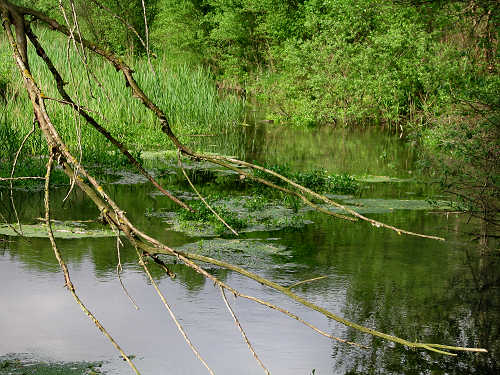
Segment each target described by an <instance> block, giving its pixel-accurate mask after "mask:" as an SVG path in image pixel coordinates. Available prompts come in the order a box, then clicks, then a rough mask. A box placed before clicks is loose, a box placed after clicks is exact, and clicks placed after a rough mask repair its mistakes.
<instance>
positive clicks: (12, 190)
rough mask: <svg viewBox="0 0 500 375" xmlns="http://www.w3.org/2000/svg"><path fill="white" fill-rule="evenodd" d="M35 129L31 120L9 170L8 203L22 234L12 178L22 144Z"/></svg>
mask: <svg viewBox="0 0 500 375" xmlns="http://www.w3.org/2000/svg"><path fill="white" fill-rule="evenodd" d="M35 130H36V127H35V120H34V119H33V127H32V128H31V130H30V131H29V132H28V134H26V136H25V137H24V139H23V141H22V142H21V144H20V145H19V148H18V149H17V152H16V155H15V157H14V161H13V162H12V169H11V170H10V180H9V181H10V183H9V191H10V203H11V205H12V209H13V210H14V215H15V216H16V221H17V225H18V226H19V231H20V232H21V233H23V228H22V227H21V222H20V221H19V215H18V214H17V209H16V204H15V203H14V185H13V182H14V180H13V178H14V173H15V172H16V166H17V160H18V159H19V155H20V154H21V151H22V150H23V148H24V144H25V143H26V141H27V140H28V138H29V137H30V136H31V135H32V134H33V133H34V132H35Z"/></svg>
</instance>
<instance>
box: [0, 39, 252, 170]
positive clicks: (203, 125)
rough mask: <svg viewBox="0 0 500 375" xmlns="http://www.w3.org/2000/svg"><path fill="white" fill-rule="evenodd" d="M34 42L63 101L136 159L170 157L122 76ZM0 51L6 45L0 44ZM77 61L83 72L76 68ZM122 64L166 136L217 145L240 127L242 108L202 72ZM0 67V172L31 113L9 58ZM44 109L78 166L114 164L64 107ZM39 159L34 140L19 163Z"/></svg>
mask: <svg viewBox="0 0 500 375" xmlns="http://www.w3.org/2000/svg"><path fill="white" fill-rule="evenodd" d="M37 35H38V36H39V39H40V41H41V43H42V44H43V45H44V46H45V48H46V50H47V53H48V54H49V57H50V58H51V59H52V61H53V63H54V65H55V66H56V68H58V70H59V71H60V72H61V73H62V74H63V75H64V79H65V80H66V81H67V82H68V85H67V86H66V90H67V91H68V92H69V93H70V95H71V96H72V97H73V98H74V99H75V101H76V102H78V103H79V104H80V105H82V106H84V107H87V108H89V109H92V111H94V112H93V113H92V115H93V116H94V117H95V118H97V119H98V120H99V121H100V122H101V123H102V124H103V125H104V126H105V127H106V128H107V129H108V130H109V131H110V132H111V133H112V134H113V135H114V136H115V137H116V138H118V139H119V140H120V141H122V142H123V143H124V144H125V145H126V146H127V147H128V148H129V149H130V150H132V151H133V152H135V153H136V154H138V153H139V152H140V151H157V150H167V149H172V145H171V144H170V142H169V140H168V138H167V137H166V136H165V135H164V134H163V133H162V132H161V129H160V127H159V124H158V121H157V119H156V118H155V117H154V116H153V115H152V114H151V113H150V112H149V111H148V110H147V109H145V108H144V106H143V105H142V104H141V103H140V102H139V101H138V100H133V99H132V98H131V95H130V92H129V89H128V88H127V87H125V83H124V80H123V79H122V76H121V75H120V74H119V73H117V72H116V71H115V70H114V68H113V67H112V66H110V65H109V64H106V63H105V62H103V61H99V60H98V59H96V58H94V57H93V56H91V55H88V56H86V57H84V56H82V55H81V54H78V53H77V52H76V51H75V47H74V46H73V45H72V44H68V41H67V40H66V39H64V38H61V37H60V36H57V35H54V34H53V33H51V32H50V31H48V30H37ZM3 43H5V41H0V44H3ZM1 50H4V51H5V50H7V48H5V49H4V48H1ZM29 54H30V61H31V70H32V74H33V76H34V77H35V79H36V80H37V81H38V82H39V83H40V84H41V87H42V90H43V92H44V94H45V95H46V96H47V97H50V98H59V94H58V93H57V90H56V88H55V87H54V81H53V79H52V75H51V74H50V72H49V71H48V69H47V68H46V66H45V65H44V63H43V61H41V59H39V58H38V57H37V56H35V51H34V49H30V50H29ZM84 59H86V60H87V63H86V64H87V65H86V66H87V67H86V66H85V64H83V63H82V61H83V60H84ZM124 59H126V60H127V62H128V63H130V65H132V66H133V67H134V69H135V71H136V73H135V77H136V79H137V81H138V82H139V84H140V85H141V86H142V87H143V89H144V90H145V92H146V93H147V94H148V95H149V96H150V97H152V98H153V100H154V101H155V102H156V103H157V104H158V105H159V106H160V108H161V109H162V110H163V111H164V112H165V113H166V114H167V115H168V117H169V120H170V123H171V125H172V128H173V129H174V131H175V132H176V133H177V134H179V135H180V138H181V140H182V141H184V142H186V143H187V144H189V143H190V140H195V139H196V138H197V137H193V136H195V135H202V136H206V135H210V136H212V137H214V139H216V140H218V141H219V142H220V141H221V140H224V138H225V136H227V134H230V133H234V132H235V130H237V128H238V127H240V126H241V124H242V122H243V121H244V116H245V102H244V100H243V99H242V98H239V97H237V96H234V95H224V96H223V97H222V96H220V95H219V93H218V91H217V88H216V85H215V80H214V79H213V76H212V75H211V74H210V72H209V71H208V70H207V69H205V68H203V67H201V66H190V65H188V64H179V63H177V64H174V63H172V62H170V61H169V60H168V57H166V56H161V55H160V57H159V58H157V59H154V60H152V61H151V64H152V67H153V70H154V72H153V70H152V69H151V66H150V65H149V64H148V61H147V59H146V58H145V57H136V56H132V57H131V56H126V57H124ZM0 66H2V68H1V70H0V89H1V90H2V96H4V97H5V100H4V99H3V98H0V142H1V144H2V147H1V150H0V161H1V162H0V169H5V167H6V164H8V163H7V162H9V161H11V159H12V155H13V153H15V151H13V150H15V149H16V147H18V145H19V144H20V143H21V140H22V138H23V137H24V136H25V134H27V133H28V132H29V131H30V129H31V128H32V127H33V124H32V120H33V113H32V107H31V104H30V103H29V100H28V97H27V95H26V93H25V90H24V88H23V87H22V82H21V81H20V79H19V77H18V73H17V71H15V69H14V66H13V62H12V58H11V56H10V54H8V53H5V52H4V53H1V52H0ZM46 103H47V107H48V109H49V112H50V114H51V116H52V119H53V121H54V123H55V125H56V127H57V129H58V130H59V132H60V133H61V135H62V137H63V139H64V140H65V142H66V143H67V144H68V145H69V147H70V148H71V149H72V151H73V152H75V154H76V155H78V154H79V152H80V149H81V151H82V155H83V161H84V162H85V163H100V164H113V163H116V160H115V158H114V153H112V152H110V150H111V148H110V145H109V143H107V141H106V140H105V139H104V138H103V137H102V136H101V135H100V134H99V133H98V132H97V131H95V130H94V129H93V128H91V127H90V126H88V125H87V124H86V123H85V122H84V121H83V120H79V119H78V118H76V117H75V114H74V111H73V109H72V108H71V107H70V106H68V105H62V104H61V103H57V102H55V101H50V100H49V101H47V102H46ZM79 137H80V138H81V142H79ZM206 151H212V150H206ZM45 152H46V149H45V145H44V142H43V140H42V139H41V136H40V135H39V134H35V135H34V136H32V137H31V138H30V139H29V140H28V142H27V143H26V146H25V150H24V152H23V155H24V156H25V157H26V156H28V157H33V156H36V155H43V154H44V153H45Z"/></svg>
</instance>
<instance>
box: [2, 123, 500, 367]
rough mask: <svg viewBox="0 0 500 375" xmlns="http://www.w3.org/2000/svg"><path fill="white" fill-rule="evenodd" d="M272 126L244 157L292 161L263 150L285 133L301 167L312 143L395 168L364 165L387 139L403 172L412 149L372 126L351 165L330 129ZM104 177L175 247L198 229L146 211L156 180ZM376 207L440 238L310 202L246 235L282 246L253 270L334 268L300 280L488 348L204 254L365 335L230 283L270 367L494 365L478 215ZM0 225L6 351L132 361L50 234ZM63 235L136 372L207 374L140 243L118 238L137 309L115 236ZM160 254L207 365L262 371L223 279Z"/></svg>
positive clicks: (495, 313) (394, 191)
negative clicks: (302, 213) (290, 315)
mask: <svg viewBox="0 0 500 375" xmlns="http://www.w3.org/2000/svg"><path fill="white" fill-rule="evenodd" d="M254 131H255V129H254ZM256 131H260V132H264V130H258V129H257V130H256ZM265 131H266V132H271V135H272V137H268V138H265V141H263V142H261V144H260V145H259V144H255V145H254V148H253V149H252V148H248V152H249V154H248V155H250V153H253V154H252V155H253V156H252V158H254V159H256V160H259V159H263V158H265V159H266V160H270V161H271V163H273V162H281V161H282V160H284V159H281V156H280V155H278V152H276V155H274V154H273V152H274V151H273V150H272V149H269V147H272V146H273V145H275V146H276V147H282V148H281V149H280V150H281V151H280V152H279V153H281V154H288V155H289V156H290V158H289V159H287V163H289V164H292V166H294V165H297V166H299V167H301V168H305V169H307V168H308V167H309V164H308V161H307V157H306V156H305V155H304V154H307V153H310V154H311V155H312V159H313V160H314V158H317V159H316V160H315V161H316V162H318V163H319V164H316V165H315V166H318V165H320V166H321V163H322V162H324V163H325V164H324V165H325V168H327V169H330V170H331V171H344V170H343V168H345V171H347V170H348V171H350V172H351V173H358V174H362V173H369V174H378V175H383V174H388V173H389V172H390V170H391V168H392V167H390V166H388V164H387V162H384V163H382V162H381V163H380V164H378V165H377V163H375V166H373V165H370V162H369V159H373V158H375V156H374V155H380V154H383V152H384V150H385V149H391V150H393V149H395V150H396V151H394V152H396V154H395V155H393V156H391V157H393V158H394V163H393V164H394V165H395V166H396V167H395V168H396V171H397V172H395V174H392V175H398V176H402V174H404V171H403V169H402V168H404V166H405V163H406V162H407V160H411V153H410V152H409V151H408V150H404V148H403V147H401V146H394V145H393V144H392V143H391V142H397V140H394V139H392V138H390V139H388V140H385V141H384V142H385V143H384V142H382V145H381V146H370V145H369V146H366V143H364V142H369V141H368V140H367V139H364V140H363V141H362V142H361V141H359V145H358V146H357V147H361V148H363V147H365V148H367V150H366V151H364V154H363V152H362V151H359V153H360V155H365V156H363V157H361V159H363V158H365V159H363V160H364V163H365V165H364V166H363V165H361V164H357V166H356V164H354V162H352V163H351V164H352V165H350V166H348V165H347V162H348V161H347V159H345V160H344V159H342V160H341V159H338V160H337V159H335V158H337V157H338V158H341V157H340V156H339V154H334V155H333V156H331V153H330V152H325V150H324V147H326V146H325V145H324V144H323V143H322V142H324V140H323V138H326V135H325V134H323V133H319V135H317V136H316V135H315V136H314V137H313V139H312V140H309V141H307V142H305V141H304V142H305V143H304V144H305V146H303V147H302V146H301V147H302V148H300V147H299V145H298V144H296V143H294V142H295V141H291V143H292V145H293V146H286V145H282V144H281V143H280V139H282V137H284V136H285V135H284V134H285V133H283V132H285V131H284V130H280V131H278V130H276V129H274V128H271V129H267V130H265ZM322 131H330V130H322ZM274 132H275V133H274ZM368 134H369V133H368ZM328 136H329V137H330V136H331V134H330V133H328ZM356 137H358V136H357V135H356ZM360 137H361V136H360ZM354 138H355V137H354V136H353V139H352V140H351V139H349V137H347V138H345V139H344V141H343V142H344V146H343V147H344V148H340V146H338V145H337V146H335V147H333V145H332V146H331V147H332V148H331V149H335V150H337V149H338V150H343V151H346V150H349V147H351V146H348V144H354V145H355V144H356V142H358V141H356V139H354ZM247 139H249V138H248V137H247ZM370 139H371V138H370ZM297 142H298V141H297ZM308 142H309V143H308ZM332 142H333V141H332ZM288 147H290V148H288ZM294 147H297V148H296V149H295V148H294ZM316 147H317V148H318V150H317V151H316V150H315V148H316ZM353 147H354V146H353ZM377 147H379V148H377ZM266 149H267V151H265V150H266ZM292 149H293V150H294V151H293V152H292ZM331 149H330V148H327V150H331ZM368 149H370V150H368ZM300 150H302V151H300ZM398 150H399V151H398ZM405 153H407V154H406V156H404V155H405ZM347 155H349V152H347ZM332 157H333V159H332ZM273 158H274V159H273ZM283 158H285V156H283ZM325 158H326V159H325ZM405 158H406V159H405ZM334 160H337V161H334ZM378 160H381V159H380V158H379V159H378ZM334 163H337V164H334ZM343 163H344V164H343ZM367 186H368V188H367V189H364V190H363V191H362V192H361V193H360V195H362V196H368V197H373V196H389V197H392V198H397V197H405V198H406V197H407V194H406V193H407V192H408V191H412V192H414V193H415V195H416V196H425V194H426V193H427V192H428V190H426V188H425V187H422V186H420V187H418V185H415V184H413V183H406V184H387V185H380V184H379V185H367ZM377 186H378V187H377ZM108 188H109V190H110V191H111V195H112V196H113V198H114V199H116V200H117V201H118V202H119V203H120V205H122V207H123V208H124V210H125V211H127V213H128V214H129V215H130V216H131V217H132V219H133V221H134V222H135V223H136V224H137V226H138V227H139V228H142V229H144V230H146V231H147V232H148V233H150V234H152V235H154V236H156V237H158V238H159V239H160V240H162V241H165V242H166V243H168V244H169V245H171V246H174V247H180V246H183V245H185V244H187V243H190V242H193V241H197V240H198V239H193V238H189V237H188V236H186V235H185V234H182V233H176V232H172V231H169V230H167V229H168V228H166V226H165V224H164V223H162V222H161V220H159V219H158V218H154V217H150V216H147V215H145V212H146V211H147V210H148V209H153V210H159V209H160V208H164V209H168V208H169V207H171V206H169V203H166V201H165V200H162V199H159V198H158V197H157V196H155V195H154V194H151V193H152V191H153V190H152V188H151V187H149V186H148V185H140V184H139V185H134V186H120V185H110V186H108ZM419 189H420V190H419ZM65 194H66V190H65V189H56V190H55V191H54V193H53V202H54V208H53V212H54V217H55V218H57V219H60V220H73V219H80V220H82V219H83V220H84V219H95V218H96V217H97V215H98V212H97V210H96V209H95V208H94V207H93V206H92V205H91V204H90V202H89V201H88V200H87V199H86V198H85V197H84V196H83V195H82V194H81V193H79V192H76V191H75V192H74V193H73V196H72V199H70V200H69V201H68V203H66V204H64V205H63V204H62V203H61V201H62V198H63V197H64V195H65ZM15 199H16V204H17V206H18V211H19V213H20V217H21V220H22V221H23V222H28V221H29V222H32V219H33V218H34V217H35V218H36V217H39V216H42V207H43V206H42V202H43V198H42V195H41V193H25V192H20V191H18V192H16V194H15ZM2 204H3V206H1V207H2V210H5V208H6V207H8V202H7V201H6V194H3V196H2ZM6 212H7V211H6ZM371 216H372V217H373V218H375V219H377V220H382V221H386V222H388V223H390V224H392V225H396V226H401V227H404V228H408V229H410V230H412V231H417V232H424V233H431V234H435V235H439V236H444V237H446V238H447V241H446V242H444V243H441V242H436V241H431V240H425V239H419V238H412V237H405V236H398V235H397V234H395V233H392V232H388V231H383V230H380V229H377V228H375V227H373V226H371V225H367V224H363V223H357V224H349V223H344V222H340V221H337V220H335V219H332V218H330V217H326V216H321V215H318V214H315V213H311V214H310V217H308V218H309V219H311V220H312V221H313V222H314V224H310V225H307V226H305V227H304V228H301V229H300V230H282V231H278V232H272V233H271V232H270V233H266V232H256V233H249V234H246V235H243V236H242V237H243V239H245V238H247V239H253V240H260V241H269V242H272V243H276V244H279V245H282V246H286V247H287V249H288V250H289V251H287V252H286V253H285V254H281V255H273V254H263V255H262V257H261V258H262V261H261V262H255V263H254V264H252V265H250V268H252V270H253V271H255V272H257V273H259V274H261V275H263V276H265V277H268V278H270V279H272V280H273V281H276V282H278V283H280V284H282V285H291V284H293V283H295V282H297V281H300V280H306V279H311V278H314V277H318V276H328V277H327V278H325V279H321V280H318V281H315V282H311V283H305V284H302V285H300V286H298V287H296V289H295V291H296V292H297V293H298V294H300V295H302V296H304V297H306V298H308V299H309V300H311V301H313V302H315V303H317V304H318V305H320V306H323V307H325V308H327V309H329V310H330V311H332V312H334V313H336V314H339V315H341V316H345V317H346V318H348V319H350V320H353V321H356V322H358V323H361V324H364V325H367V326H369V327H372V328H375V329H377V330H381V331H384V332H387V333H390V334H394V335H399V336H401V337H404V338H408V339H410V340H419V341H424V342H425V341H428V342H439V343H444V344H451V345H466V346H481V347H486V348H488V350H489V353H488V354H471V353H461V354H459V356H458V357H457V358H454V357H453V358H451V357H450V358H448V357H443V356H440V355H437V354H434V353H433V354H429V353H427V352H422V351H413V350H407V349H405V348H403V347H401V346H399V345H398V346H395V345H392V344H389V343H387V342H385V341H382V340H379V339H374V338H371V337H370V336H366V335H361V334H359V333H358V332H356V331H353V330H351V329H348V328H346V327H344V326H342V325H340V324H338V323H336V322H334V321H332V320H328V319H326V318H324V317H323V316H321V315H320V314H318V313H316V312H313V311H309V310H306V309H305V308H303V307H301V306H299V305H297V304H296V303H294V302H292V301H290V300H287V299H285V298H284V297H282V296H280V295H277V294H276V293H274V292H272V291H270V290H268V289H266V288H264V287H262V286H261V285H259V284H257V283H254V282H250V281H248V280H246V279H244V278H243V277H241V276H240V275H238V274H234V273H232V272H228V271H224V270H220V269H216V268H213V267H208V269H209V271H210V272H212V273H214V274H216V275H217V277H219V278H220V279H222V280H225V281H226V282H228V283H229V284H231V285H233V286H234V287H236V288H238V289H240V290H242V291H244V292H245V293H248V294H254V295H257V296H260V297H262V298H265V299H267V300H269V301H270V302H273V303H277V304H280V305H281V306H283V307H284V308H286V309H289V310H291V311H293V312H296V313H297V314H298V315H300V316H301V317H303V318H304V319H306V320H308V321H310V322H312V323H313V324H315V325H317V326H318V327H319V328H321V329H323V330H325V331H327V332H329V333H331V334H333V335H336V336H340V337H344V338H348V339H351V340H354V341H357V342H360V343H364V344H365V345H367V346H369V347H370V349H369V350H360V349H358V348H352V347H346V346H343V345H341V344H338V343H336V342H330V341H329V340H328V339H326V338H324V337H322V336H318V335H317V334H315V333H314V332H312V331H311V330H309V329H308V328H306V327H304V326H302V325H300V324H299V323H297V322H296V321H293V320H290V319H287V318H286V317H284V316H282V315H281V314H279V313H277V312H274V311H270V310H269V309H266V308H264V307H261V306H256V305H254V304H252V303H250V302H248V301H245V300H243V299H241V298H238V299H236V300H235V299H234V298H232V296H231V297H230V302H231V303H232V305H233V307H234V309H235V310H236V312H237V314H238V316H239V319H240V321H241V323H242V324H243V326H244V327H245V329H246V331H247V334H248V335H249V338H250V340H251V341H252V343H253V344H254V346H255V349H256V351H257V352H258V353H259V355H260V356H261V358H262V360H263V361H264V363H265V364H266V365H268V366H269V368H270V370H271V372H272V373H283V374H310V373H311V372H312V370H313V369H315V370H316V374H367V373H405V374H410V373H434V374H444V373H454V374H469V373H481V374H489V373H491V374H496V373H499V372H500V368H499V363H498V358H499V357H500V353H499V351H500V340H499V326H498V322H499V321H500V303H499V302H500V301H499V296H500V293H499V276H498V269H499V256H498V255H497V253H485V252H481V251H478V249H477V248H476V247H475V246H476V245H475V243H474V242H470V238H469V237H468V236H467V235H465V234H464V233H465V232H466V231H470V230H471V224H470V223H468V222H467V220H466V218H463V217H461V216H457V215H451V216H445V215H439V214H431V213H426V212H423V211H395V212H393V213H391V214H383V215H382V214H380V215H371ZM12 217H13V216H12V215H11V218H12ZM6 239H7V240H8V242H5V241H2V242H0V278H1V280H2V285H3V287H1V288H0V301H1V308H0V332H2V340H0V355H2V354H5V353H11V352H17V353H21V352H30V353H37V354H39V355H41V356H46V357H50V358H53V359H56V360H65V361H72V360H90V361H94V360H105V361H107V364H106V366H105V367H106V369H108V370H109V371H110V374H125V373H128V372H129V370H128V369H127V368H126V365H125V364H124V363H123V362H122V361H121V360H119V359H118V356H117V354H116V353H115V351H114V349H113V348H112V347H111V346H110V345H109V343H108V342H107V341H106V340H105V339H104V338H103V337H102V336H101V335H100V333H99V332H98V331H97V330H96V329H95V327H93V325H92V323H91V322H90V321H89V320H88V319H87V317H85V316H84V314H82V313H81V311H80V310H79V308H78V306H77V305H76V304H75V303H74V302H73V300H72V299H71V297H70V295H69V294H68V292H67V291H66V290H65V289H64V288H63V284H64V279H63V276H62V274H61V272H60V271H59V268H58V266H57V262H56V260H55V259H54V257H53V254H52V250H51V249H50V246H49V242H48V240H46V239H37V238H32V239H29V241H26V240H20V239H17V238H6ZM58 243H59V246H60V249H61V251H62V253H63V256H64V257H65V259H66V260H67V262H68V264H69V267H70V272H71V273H72V278H73V281H74V283H75V285H76V287H77V290H78V292H79V293H80V295H81V297H82V298H83V300H85V301H86V302H87V303H88V306H89V308H90V309H91V311H93V312H95V313H96V315H97V317H98V318H99V319H101V320H102V322H103V324H104V325H105V326H106V327H107V328H108V329H109V330H110V332H111V333H112V335H113V336H114V337H115V338H116V339H117V340H118V341H119V342H120V344H121V345H122V346H123V347H124V348H125V350H126V351H127V353H131V354H134V355H136V357H137V362H138V367H139V368H140V370H141V371H142V373H143V374H150V375H153V374H158V373H159V372H161V373H165V372H166V373H172V374H204V373H206V370H205V369H204V368H203V367H202V366H201V365H200V364H199V363H198V362H197V361H196V360H195V358H194V357H193V354H192V353H191V351H190V349H189V348H188V347H187V346H186V345H185V343H184V342H183V340H182V338H181V337H180V336H179V334H178V332H177V330H176V328H175V326H174V324H173V323H172V321H171V320H170V319H169V317H168V314H167V313H166V311H165V310H164V308H163V306H162V305H161V303H160V301H159V300H158V298H157V296H156V295H155V293H154V290H153V289H152V288H151V287H149V286H148V281H147V279H146V277H145V276H144V275H143V273H142V272H141V268H140V266H139V265H138V263H137V259H136V256H135V250H134V249H132V248H130V247H129V246H125V247H124V248H122V250H121V254H120V255H121V262H122V265H123V267H124V271H123V275H122V276H123V280H124V282H125V285H126V286H127V289H128V291H129V293H130V294H131V295H132V296H133V297H134V299H135V300H136V301H137V303H138V305H139V306H140V310H139V311H136V310H135V309H134V308H133V306H132V305H131V304H130V302H129V301H128V299H127V297H126V296H125V294H124V293H123V291H122V289H121V287H120V284H119V281H118V279H117V277H116V264H117V254H116V246H115V245H116V244H115V240H114V239H112V238H99V239H79V240H59V241H58ZM167 261H168V262H169V263H170V264H169V267H170V268H171V269H172V271H174V272H175V273H176V275H177V277H176V279H175V280H171V279H170V278H169V277H168V276H167V275H166V274H165V273H164V272H163V271H162V270H161V269H160V268H159V267H157V266H156V265H154V264H150V265H149V267H150V270H151V272H152V273H153V276H154V278H155V279H156V280H158V282H159V283H160V287H161V288H162V290H163V291H164V292H165V294H166V297H167V299H168V300H169V303H170V304H171V305H172V306H173V308H174V311H175V312H176V314H177V316H178V317H179V318H180V320H181V322H182V324H183V325H184V326H185V328H186V329H187V331H188V334H189V335H190V336H191V339H192V341H193V342H194V343H196V345H197V347H198V348H199V350H200V352H201V353H202V355H203V356H204V357H205V358H206V359H207V361H208V363H209V364H210V366H212V367H213V368H214V370H215V372H216V373H220V374H228V373H229V374H230V373H238V374H258V373H259V374H260V373H261V372H262V371H261V369H260V368H259V367H258V365H257V364H256V363H255V361H254V360H253V358H252V357H251V354H250V353H249V352H248V349H247V348H246V345H245V343H244V342H243V341H242V340H241V337H240V334H239V332H238V331H237V330H236V329H235V327H234V323H233V322H232V320H231V317H230V315H229V314H228V312H227V311H226V308H225V306H224V303H223V301H222V300H221V297H220V292H219V291H218V290H217V288H214V287H213V284H212V283H211V282H207V281H206V280H205V279H204V278H203V277H201V276H200V275H199V274H197V273H196V272H194V271H192V270H191V269H188V268H186V267H185V266H183V265H180V264H173V261H172V260H167Z"/></svg>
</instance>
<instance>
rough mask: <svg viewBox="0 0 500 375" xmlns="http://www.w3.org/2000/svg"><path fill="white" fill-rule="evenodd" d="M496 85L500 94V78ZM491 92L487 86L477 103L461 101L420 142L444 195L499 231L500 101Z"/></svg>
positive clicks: (424, 131)
mask: <svg viewBox="0 0 500 375" xmlns="http://www.w3.org/2000/svg"><path fill="white" fill-rule="evenodd" d="M490 84H496V90H497V92H498V90H500V80H499V79H498V77H497V80H496V83H495V82H490ZM490 90H491V88H490V87H488V86H484V87H483V90H481V91H482V92H478V93H475V94H476V95H475V97H476V100H472V99H471V98H469V99H467V100H461V101H460V102H459V103H460V104H457V105H456V106H454V107H453V108H452V109H451V110H450V112H449V113H448V114H446V115H445V116H442V117H440V118H439V119H437V120H436V121H435V122H433V123H432V124H430V125H429V126H427V127H425V128H423V129H419V130H416V132H418V131H419V132H418V133H417V135H416V136H418V137H419V138H420V139H421V142H422V154H421V157H420V162H421V164H422V166H423V167H424V168H425V169H426V170H428V171H432V172H431V173H430V174H431V176H432V177H433V178H435V179H436V180H437V181H438V182H439V183H440V184H441V187H442V188H443V190H445V191H447V192H450V193H452V194H453V195H454V196H455V198H456V201H457V204H458V205H459V206H460V207H461V208H462V209H464V210H466V211H468V212H470V213H471V214H473V215H475V216H478V217H480V218H482V219H483V220H486V221H487V222H489V223H491V224H494V225H496V226H498V225H500V222H499V217H498V212H499V210H500V193H499V192H500V166H499V163H498V160H499V159H500V144H499V141H498V140H499V139H500V101H499V99H498V96H489V95H488V93H489V92H490ZM485 93H486V94H487V95H486V96H485V95H481V94H485ZM471 94H472V93H469V95H471ZM479 100H485V102H481V101H479Z"/></svg>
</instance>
